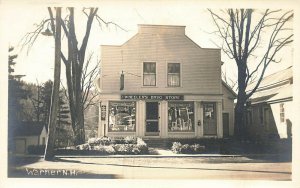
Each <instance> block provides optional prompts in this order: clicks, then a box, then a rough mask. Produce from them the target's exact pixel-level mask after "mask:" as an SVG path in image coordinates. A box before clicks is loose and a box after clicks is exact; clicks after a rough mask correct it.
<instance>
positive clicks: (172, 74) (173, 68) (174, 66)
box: [168, 63, 180, 87]
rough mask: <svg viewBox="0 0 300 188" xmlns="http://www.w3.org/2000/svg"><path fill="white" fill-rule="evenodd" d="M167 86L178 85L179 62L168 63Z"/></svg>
mask: <svg viewBox="0 0 300 188" xmlns="http://www.w3.org/2000/svg"><path fill="white" fill-rule="evenodd" d="M168 86H169V87H179V86H180V63H168Z"/></svg>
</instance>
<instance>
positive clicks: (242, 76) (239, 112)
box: [234, 61, 247, 139]
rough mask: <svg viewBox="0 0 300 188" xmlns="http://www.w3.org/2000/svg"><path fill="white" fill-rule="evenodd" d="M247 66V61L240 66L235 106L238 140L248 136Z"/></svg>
mask: <svg viewBox="0 0 300 188" xmlns="http://www.w3.org/2000/svg"><path fill="white" fill-rule="evenodd" d="M245 80H246V66H245V61H240V62H239V64H238V86H239V91H238V96H237V103H236V106H235V109H234V111H235V121H234V135H235V136H236V137H237V138H238V139H244V138H245V136H246V134H245V133H246V130H245V128H246V127H245V121H244V119H245V118H244V117H245V114H244V112H245V104H246V102H247V95H246V82H245Z"/></svg>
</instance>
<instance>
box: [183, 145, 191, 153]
mask: <svg viewBox="0 0 300 188" xmlns="http://www.w3.org/2000/svg"><path fill="white" fill-rule="evenodd" d="M181 153H191V149H190V145H188V144H184V145H182V146H181Z"/></svg>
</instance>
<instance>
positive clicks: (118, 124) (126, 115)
mask: <svg viewBox="0 0 300 188" xmlns="http://www.w3.org/2000/svg"><path fill="white" fill-rule="evenodd" d="M135 116H136V109H135V102H109V126H108V131H110V132H113V131H115V132H124V131H128V132H133V131H135V119H136V118H135Z"/></svg>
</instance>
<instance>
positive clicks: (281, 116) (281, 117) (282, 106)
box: [280, 103, 285, 122]
mask: <svg viewBox="0 0 300 188" xmlns="http://www.w3.org/2000/svg"><path fill="white" fill-rule="evenodd" d="M284 119H285V118H284V103H281V104H280V122H284Z"/></svg>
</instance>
